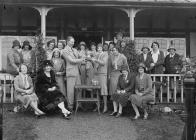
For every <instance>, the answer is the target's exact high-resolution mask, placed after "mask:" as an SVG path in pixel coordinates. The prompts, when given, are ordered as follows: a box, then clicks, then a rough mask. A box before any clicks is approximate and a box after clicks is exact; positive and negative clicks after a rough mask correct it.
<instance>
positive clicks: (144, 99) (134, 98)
mask: <svg viewBox="0 0 196 140" xmlns="http://www.w3.org/2000/svg"><path fill="white" fill-rule="evenodd" d="M129 100H130V101H131V103H133V104H135V105H137V106H139V107H141V108H145V107H146V105H147V103H148V102H152V101H154V96H153V95H151V94H146V95H144V96H139V95H137V94H132V95H131V96H130V97H129Z"/></svg>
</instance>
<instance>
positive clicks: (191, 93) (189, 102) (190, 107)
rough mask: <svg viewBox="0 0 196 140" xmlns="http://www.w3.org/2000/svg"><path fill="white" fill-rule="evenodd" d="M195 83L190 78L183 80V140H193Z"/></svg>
mask: <svg viewBox="0 0 196 140" xmlns="http://www.w3.org/2000/svg"><path fill="white" fill-rule="evenodd" d="M195 84H196V81H195V79H194V78H192V77H187V78H185V79H184V93H185V95H186V96H185V108H186V113H187V118H186V119H185V121H186V127H185V130H184V131H185V136H184V137H185V140H195V139H194V133H195V128H194V125H195V117H196V116H195V110H196V108H195V93H196V92H195V90H196V86H195Z"/></svg>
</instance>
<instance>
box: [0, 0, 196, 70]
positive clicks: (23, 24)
mask: <svg viewBox="0 0 196 140" xmlns="http://www.w3.org/2000/svg"><path fill="white" fill-rule="evenodd" d="M39 30H40V31H41V32H42V33H43V36H44V37H46V36H53V37H56V38H57V39H65V37H66V36H67V35H73V36H74V37H75V38H76V41H77V42H79V41H82V40H83V41H86V42H87V43H89V42H92V41H95V42H97V43H98V42H103V41H107V40H112V39H113V37H114V36H115V34H116V33H117V32H119V31H123V32H124V34H125V36H127V37H130V38H131V39H132V40H136V43H137V44H138V46H140V47H142V46H143V45H148V46H149V45H150V44H151V42H152V41H153V40H158V42H159V43H160V44H162V46H163V48H164V49H167V47H168V46H169V44H170V43H171V41H172V42H174V44H176V45H177V47H179V48H181V51H183V52H184V50H185V55H186V56H190V57H194V56H196V47H195V46H196V1H195V0H28V1H27V0H17V1H14V0H3V4H2V5H0V37H1V36H34V35H35V34H36V33H37V32H38V31H39ZM10 43H12V42H10ZM0 48H1V49H0V51H1V52H2V50H3V49H2V48H3V45H2V44H1V45H0ZM6 48H7V47H5V46H4V49H6ZM1 56H2V54H1ZM3 59H4V58H1V59H0V61H1V62H2V60H3ZM0 68H2V66H1V67H0Z"/></svg>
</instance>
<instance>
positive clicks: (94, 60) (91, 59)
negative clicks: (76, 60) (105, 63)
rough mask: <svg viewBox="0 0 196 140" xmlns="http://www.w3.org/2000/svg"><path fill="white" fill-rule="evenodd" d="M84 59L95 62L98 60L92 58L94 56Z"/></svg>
mask: <svg viewBox="0 0 196 140" xmlns="http://www.w3.org/2000/svg"><path fill="white" fill-rule="evenodd" d="M84 61H93V62H96V61H97V59H95V58H92V57H85V58H84Z"/></svg>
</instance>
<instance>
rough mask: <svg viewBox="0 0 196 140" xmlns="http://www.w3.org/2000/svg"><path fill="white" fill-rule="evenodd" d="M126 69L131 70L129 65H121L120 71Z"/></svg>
mask: <svg viewBox="0 0 196 140" xmlns="http://www.w3.org/2000/svg"><path fill="white" fill-rule="evenodd" d="M124 70H126V71H129V67H128V65H122V66H121V69H120V71H121V72H122V71H124Z"/></svg>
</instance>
